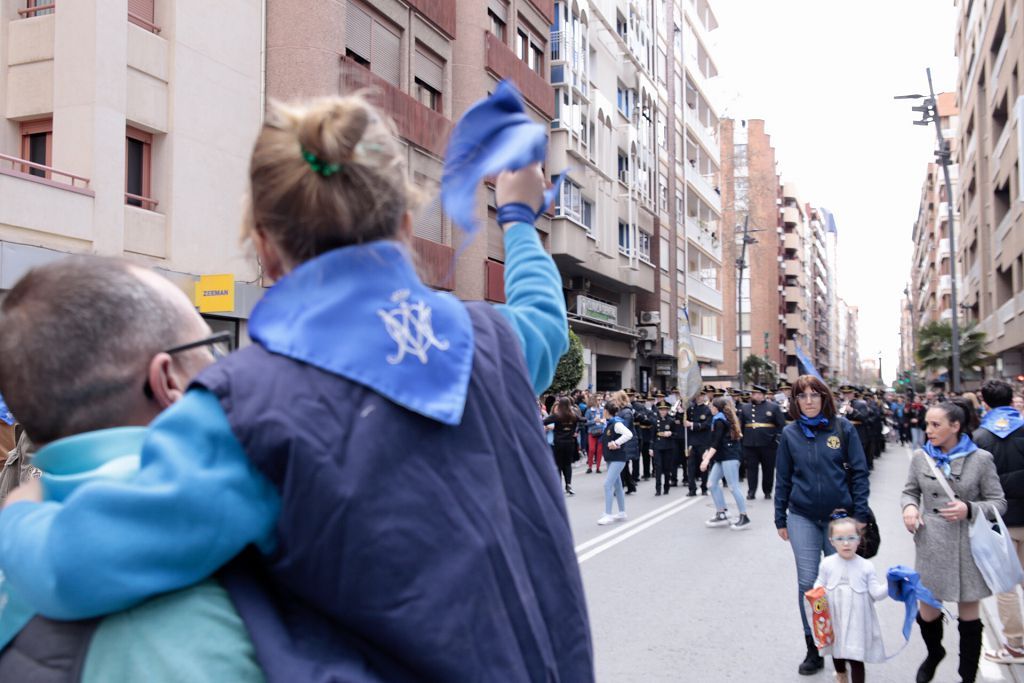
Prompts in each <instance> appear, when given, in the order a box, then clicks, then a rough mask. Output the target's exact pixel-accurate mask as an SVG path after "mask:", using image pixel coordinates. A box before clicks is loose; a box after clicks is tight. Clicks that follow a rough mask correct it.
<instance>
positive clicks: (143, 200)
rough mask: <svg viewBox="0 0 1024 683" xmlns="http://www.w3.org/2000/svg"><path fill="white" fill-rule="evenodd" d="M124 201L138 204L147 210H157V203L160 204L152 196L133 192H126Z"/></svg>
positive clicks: (133, 204)
mask: <svg viewBox="0 0 1024 683" xmlns="http://www.w3.org/2000/svg"><path fill="white" fill-rule="evenodd" d="M124 203H125V204H131V205H132V206H138V207H140V208H142V209H146V210H147V211H156V205H157V204H159V203H160V202H158V201H157V200H155V199H153V198H152V197H143V196H142V195H140V194H132V193H131V192H125V193H124Z"/></svg>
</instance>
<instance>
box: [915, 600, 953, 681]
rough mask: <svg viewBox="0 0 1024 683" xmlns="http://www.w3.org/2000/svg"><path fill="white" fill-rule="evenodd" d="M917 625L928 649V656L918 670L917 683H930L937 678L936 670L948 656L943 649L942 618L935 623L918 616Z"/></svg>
mask: <svg viewBox="0 0 1024 683" xmlns="http://www.w3.org/2000/svg"><path fill="white" fill-rule="evenodd" d="M917 625H918V626H919V627H920V628H921V638H922V639H923V640H924V644H925V647H927V648H928V656H927V657H926V658H925V660H924V661H923V662H921V666H920V667H919V668H918V669H917V683H928V682H929V681H931V680H932V678H934V677H935V669H937V668H938V666H939V662H941V661H942V658H943V657H945V656H946V650H945V649H944V648H943V647H942V616H941V615H940V616H939V618H938V619H936V620H935V621H925V620H924V619H922V618H921V615H920V614H918V615H917Z"/></svg>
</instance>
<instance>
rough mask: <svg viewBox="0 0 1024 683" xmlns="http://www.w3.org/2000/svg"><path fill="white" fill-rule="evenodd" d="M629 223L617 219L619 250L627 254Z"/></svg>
mask: <svg viewBox="0 0 1024 683" xmlns="http://www.w3.org/2000/svg"><path fill="white" fill-rule="evenodd" d="M629 232H630V231H629V223H627V222H626V221H622V220H620V221H619V251H621V252H622V253H624V254H629V245H630V242H631V240H630V238H629V237H630V235H629Z"/></svg>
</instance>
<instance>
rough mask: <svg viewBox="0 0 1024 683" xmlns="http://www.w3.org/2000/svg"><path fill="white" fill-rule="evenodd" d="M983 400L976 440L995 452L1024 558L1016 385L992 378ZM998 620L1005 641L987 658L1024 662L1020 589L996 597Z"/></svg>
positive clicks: (1021, 433) (1023, 426) (1023, 440)
mask: <svg viewBox="0 0 1024 683" xmlns="http://www.w3.org/2000/svg"><path fill="white" fill-rule="evenodd" d="M981 399H982V400H983V401H984V402H985V407H986V409H987V410H988V412H987V413H986V415H985V419H984V420H982V422H981V427H979V428H978V429H977V430H975V432H974V443H976V444H977V445H978V448H982V449H984V450H986V451H988V452H989V453H991V454H992V459H993V460H994V461H995V464H996V472H998V473H999V483H1000V484H1001V485H1002V487H1003V495H1004V496H1006V513H1005V514H1004V515H1003V521H1004V522H1006V526H1007V527H1008V528H1009V530H1010V538H1011V539H1013V545H1014V547H1015V548H1016V549H1017V556H1018V557H1020V558H1021V560H1022V561H1024V419H1022V418H1021V416H1020V413H1019V412H1017V410H1016V409H1015V408H1014V407H1013V406H1012V405H1010V404H1011V402H1012V401H1013V387H1012V386H1010V383H1009V382H1005V381H1003V380H1000V379H990V380H988V381H987V382H985V384H984V385H983V386H982V387H981ZM996 604H997V605H998V608H999V622H1000V623H1001V624H1002V625H1003V643H1002V646H1001V647H1000V648H998V649H997V650H994V651H993V650H989V651H986V652H985V658H986V659H989V660H991V661H994V662H999V663H1000V664H1014V663H1024V622H1022V620H1021V608H1020V598H1019V597H1018V595H1017V591H1013V592H1010V593H999V594H998V595H997V596H996Z"/></svg>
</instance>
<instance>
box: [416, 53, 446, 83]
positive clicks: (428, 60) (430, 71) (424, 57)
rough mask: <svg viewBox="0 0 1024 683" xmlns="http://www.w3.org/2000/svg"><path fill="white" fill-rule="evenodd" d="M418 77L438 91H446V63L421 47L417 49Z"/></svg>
mask: <svg viewBox="0 0 1024 683" xmlns="http://www.w3.org/2000/svg"><path fill="white" fill-rule="evenodd" d="M416 78H418V79H420V80H421V81H423V82H424V83H426V84H427V85H429V86H430V87H431V88H433V89H434V90H436V91H437V92H444V88H443V87H442V86H443V85H444V65H443V64H441V63H439V62H438V60H437V59H435V58H434V57H432V56H430V55H428V54H427V53H425V52H423V51H422V50H419V49H417V50H416Z"/></svg>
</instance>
